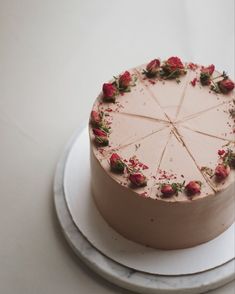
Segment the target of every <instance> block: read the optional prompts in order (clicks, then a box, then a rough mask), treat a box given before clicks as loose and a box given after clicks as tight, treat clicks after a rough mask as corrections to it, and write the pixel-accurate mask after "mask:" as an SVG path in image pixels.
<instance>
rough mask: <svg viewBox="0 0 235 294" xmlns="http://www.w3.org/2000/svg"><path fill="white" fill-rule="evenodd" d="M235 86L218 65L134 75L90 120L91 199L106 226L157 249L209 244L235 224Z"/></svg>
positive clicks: (128, 74) (170, 66)
mask: <svg viewBox="0 0 235 294" xmlns="http://www.w3.org/2000/svg"><path fill="white" fill-rule="evenodd" d="M233 88H234V83H233V81H232V80H231V79H230V78H229V77H228V76H227V74H226V73H225V72H223V73H222V74H220V73H218V72H217V71H216V70H215V67H214V65H210V66H207V67H205V66H199V65H197V64H194V63H183V62H181V60H180V59H179V58H178V57H171V58H169V59H168V60H166V61H162V62H161V61H160V60H158V59H155V60H152V61H151V62H150V63H148V64H147V65H146V64H145V65H142V66H139V67H136V68H133V69H131V70H129V71H125V72H124V73H123V74H121V75H119V76H117V77H115V78H114V79H113V80H112V81H110V82H109V83H105V84H104V85H103V91H102V93H101V94H100V95H99V97H98V98H97V99H96V101H95V103H94V106H93V110H92V112H91V118H90V127H89V131H90V144H91V150H90V157H91V159H90V160H91V173H92V191H93V197H94V199H95V202H96V205H97V207H98V209H99V211H100V213H101V214H102V216H103V217H104V219H105V220H106V221H107V222H108V223H109V224H110V226H111V227H113V228H114V229H115V230H116V231H118V232H119V233H120V234H122V235H123V236H125V237H126V238H128V239H130V240H132V241H135V242H138V243H141V244H144V245H147V246H151V247H154V248H161V249H177V248H187V247H191V246H195V245H198V244H201V243H204V242H207V241H209V240H211V239H213V238H215V237H216V236H218V235H219V234H221V233H222V232H224V231H225V230H226V229H227V228H228V227H229V226H231V225H232V223H233V222H234V214H235V213H234V196H235V193H234V187H235V184H234V182H235V151H234V150H235V138H234V135H235V124H234V122H235V105H234V104H235V101H234V90H233Z"/></svg>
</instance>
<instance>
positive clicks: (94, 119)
mask: <svg viewBox="0 0 235 294" xmlns="http://www.w3.org/2000/svg"><path fill="white" fill-rule="evenodd" d="M90 121H91V124H92V125H93V126H95V127H96V126H100V125H101V124H102V115H101V114H100V113H99V112H97V111H95V110H92V112H91V116H90Z"/></svg>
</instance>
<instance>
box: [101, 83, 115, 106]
mask: <svg viewBox="0 0 235 294" xmlns="http://www.w3.org/2000/svg"><path fill="white" fill-rule="evenodd" d="M116 95H117V89H116V87H115V86H114V85H113V84H111V83H105V84H103V99H104V100H105V101H107V102H115V100H116Z"/></svg>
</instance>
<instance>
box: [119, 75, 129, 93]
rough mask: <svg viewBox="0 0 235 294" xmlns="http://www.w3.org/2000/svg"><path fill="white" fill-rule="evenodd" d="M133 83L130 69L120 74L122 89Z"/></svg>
mask: <svg viewBox="0 0 235 294" xmlns="http://www.w3.org/2000/svg"><path fill="white" fill-rule="evenodd" d="M130 83H131V74H130V73H129V71H125V72H124V73H123V74H122V75H120V76H119V87H120V88H121V89H126V88H128V87H129V86H130Z"/></svg>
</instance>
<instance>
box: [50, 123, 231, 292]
mask: <svg viewBox="0 0 235 294" xmlns="http://www.w3.org/2000/svg"><path fill="white" fill-rule="evenodd" d="M83 130H84V127H83V128H81V129H80V130H79V131H78V132H76V134H75V135H74V136H73V137H72V139H71V140H70V142H69V143H68V144H67V147H66V148H65V151H64V153H63V155H62V156H61V159H60V160H59V162H58V165H57V169H56V174H55V180H54V201H55V209H56V213H57V217H58V220H59V223H60V225H61V228H62V232H63V234H64V236H65V238H66V239H67V241H68V243H69V244H70V246H71V248H72V249H73V250H74V252H75V253H76V255H77V256H78V257H79V258H80V259H81V260H82V261H83V262H84V263H85V264H86V265H88V267H90V268H91V269H92V270H93V271H95V272H96V273H98V274H99V275H101V276H102V277H103V278H105V279H106V280H108V281H110V282H111V283H113V284H116V285H118V286H120V287H122V288H125V289H128V290H131V291H134V292H137V293H142V294H143V293H144V294H160V293H166V294H168V293H180V294H183V293H191V294H193V293H204V292H207V291H209V290H212V289H215V288H217V287H220V286H222V285H224V284H226V283H228V282H230V281H232V280H233V279H234V278H235V260H234V258H233V259H232V260H230V261H228V262H226V263H224V264H222V265H220V266H217V267H213V268H212V269H209V270H206V271H202V272H200V273H194V274H184V275H174V276H173V275H159V274H150V273H145V272H142V271H139V270H135V269H133V268H130V267H128V266H124V265H122V264H120V263H118V262H116V261H114V260H113V259H112V258H109V257H107V256H106V255H104V254H102V253H101V252H100V250H98V249H97V248H96V247H95V246H93V245H92V244H91V243H90V242H89V240H88V239H87V238H86V237H85V236H84V235H83V234H82V233H81V231H80V229H79V224H75V222H74V220H73V218H72V216H71V213H70V210H69V208H68V205H67V202H66V197H65V187H64V175H65V166H66V163H67V160H68V156H69V154H70V152H71V149H72V147H73V145H74V143H75V141H77V140H79V138H80V137H81V134H82V132H83ZM83 133H84V132H83ZM81 184H82V183H81ZM87 197H91V195H87Z"/></svg>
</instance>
